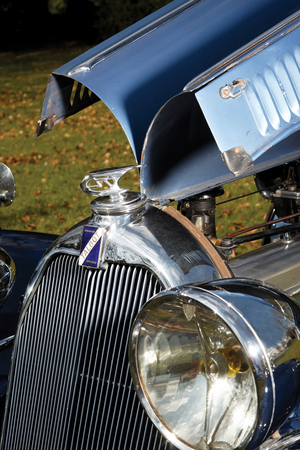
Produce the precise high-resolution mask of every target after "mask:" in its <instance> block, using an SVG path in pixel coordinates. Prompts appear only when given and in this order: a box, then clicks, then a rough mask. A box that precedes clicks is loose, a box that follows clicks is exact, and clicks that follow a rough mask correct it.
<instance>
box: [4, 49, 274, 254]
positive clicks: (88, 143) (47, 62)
mask: <svg viewBox="0 0 300 450" xmlns="http://www.w3.org/2000/svg"><path fill="white" fill-rule="evenodd" d="M85 50H87V49H86V48H83V47H74V48H65V49H60V50H45V51H43V52H31V53H26V54H13V53H2V54H0V69H1V70H0V120H1V128H0V161H1V162H3V163H5V164H7V165H8V166H9V167H10V168H11V170H12V171H13V173H14V176H15V179H16V184H17V194H16V198H15V201H14V203H13V204H12V205H11V206H10V207H9V208H2V209H1V217H0V226H1V227H2V228H3V229H18V230H34V231H41V232H47V233H57V234H61V233H63V232H64V231H66V230H67V229H68V228H70V227H71V226H72V225H74V224H75V223H76V222H78V221H80V220H82V219H83V218H85V217H87V216H88V215H90V208H89V202H90V200H89V199H88V198H87V197H86V195H85V194H83V193H82V192H81V190H80V188H79V184H80V182H81V180H82V179H83V178H84V176H85V175H86V174H87V173H88V172H89V171H91V170H96V169H99V168H108V167H114V166H123V165H131V164H134V163H135V160H134V157H133V154H132V152H131V149H130V146H129V144H128V142H127V139H126V137H125V135H124V133H123V131H122V129H121V127H120V125H119V124H118V123H117V122H116V120H115V118H114V116H113V114H112V113H111V112H110V111H109V110H108V109H107V108H106V107H105V105H104V104H103V103H102V102H98V103H96V104H95V105H93V106H91V107H89V108H87V109H85V110H83V111H82V112H80V113H78V114H76V115H75V116H73V117H70V118H68V119H66V121H64V122H62V123H60V124H59V125H58V126H56V127H55V128H54V130H53V131H52V132H50V133H47V134H45V135H43V136H41V137H39V138H38V139H35V138H34V137H33V135H34V133H35V129H36V124H37V121H38V119H39V118H40V112H41V108H42V104H43V98H44V93H45V89H46V84H47V80H48V77H49V74H50V73H51V72H52V71H53V70H54V69H56V68H58V67H59V66H61V65H62V64H64V63H66V62H67V61H69V60H70V59H72V58H74V57H75V56H77V55H79V54H80V53H82V52H83V51H85ZM128 183H129V184H128V186H133V188H134V189H136V190H138V189H139V181H138V175H137V173H134V174H133V175H129V176H128ZM224 190H225V194H224V196H223V197H219V198H218V199H217V203H218V202H223V201H225V200H228V199H230V198H234V197H236V196H238V195H243V194H245V193H249V192H252V191H254V190H256V186H255V183H254V181H253V178H252V177H248V178H247V179H245V180H242V181H237V182H235V183H231V184H229V185H226V186H224ZM266 202H267V201H265V200H264V199H263V198H262V197H261V196H260V195H259V194H255V195H252V196H249V197H246V198H243V199H241V200H239V201H234V202H230V203H225V204H223V205H220V206H218V207H217V213H216V223H217V231H218V237H222V236H224V235H225V234H227V233H230V232H232V231H235V230H237V229H240V228H244V227H246V226H249V225H253V224H255V223H260V222H262V221H263V219H264V215H265V214H266V211H267V209H268V204H267V203H266ZM256 246H258V244H257V243H252V244H247V245H245V246H244V248H243V249H239V251H238V253H239V252H241V251H244V250H245V249H250V248H252V247H256Z"/></svg>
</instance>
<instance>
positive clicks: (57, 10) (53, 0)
mask: <svg viewBox="0 0 300 450" xmlns="http://www.w3.org/2000/svg"><path fill="white" fill-rule="evenodd" d="M67 5H68V1H67V0H48V10H49V12H50V14H64V13H65V12H66V10H67Z"/></svg>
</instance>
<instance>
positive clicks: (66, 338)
mask: <svg viewBox="0 0 300 450" xmlns="http://www.w3.org/2000/svg"><path fill="white" fill-rule="evenodd" d="M159 290H160V285H159V283H158V282H157V280H156V279H155V277H154V276H153V275H152V274H151V273H150V272H148V271H147V270H146V269H143V268H137V267H132V266H126V265H117V264H110V265H109V267H108V269H107V270H105V271H95V270H88V269H85V268H83V267H79V266H78V264H77V258H75V257H73V256H67V255H60V256H59V257H57V258H56V259H55V260H54V261H52V263H51V264H50V266H49V267H48V269H47V271H46V273H45V274H44V276H43V278H42V280H41V282H40V284H39V286H38V288H37V290H36V292H35V294H34V298H33V300H32V301H31V304H30V306H29V308H28V310H27V312H26V315H25V317H24V320H23V323H22V326H21V329H20V334H19V339H18V341H17V343H16V348H15V355H14V362H13V371H12V383H11V390H10V393H9V401H8V413H7V418H6V421H5V425H4V432H3V441H2V448H4V449H12V450H17V449H25V448H26V449H40V450H45V449H56V450H60V449H92V450H94V449H122V450H123V449H140V450H142V449H145V450H146V449H149V450H150V449H151V450H153V449H157V450H158V449H161V450H162V449H170V448H171V447H172V446H171V444H170V443H169V442H168V441H166V440H165V439H164V438H163V437H162V436H161V435H160V433H159V432H158V431H157V430H156V428H155V427H154V426H153V425H152V423H151V422H150V421H149V419H148V417H147V416H146V414H145V413H144V411H143V409H142V407H141V405H140V403H139V401H138V399H137V397H136V394H135V391H134V389H133V386H132V382H131V377H130V372H129V366H128V357H127V352H128V350H127V345H128V340H129V335H130V329H131V325H132V322H133V320H134V318H135V316H136V314H137V312H138V310H139V309H140V308H141V307H142V305H143V304H144V303H145V302H146V301H147V300H148V299H149V298H150V297H151V296H152V295H154V294H156V293H157V292H158V291H159Z"/></svg>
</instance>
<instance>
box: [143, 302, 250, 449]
mask: <svg viewBox="0 0 300 450" xmlns="http://www.w3.org/2000/svg"><path fill="white" fill-rule="evenodd" d="M137 360H138V370H139V378H140V380H141V385H142V388H143V390H144V392H145V395H146V396H147V398H148V401H149V403H150V404H151V405H152V408H153V409H154V410H155V412H156V414H157V416H158V417H159V419H160V420H161V421H162V422H163V423H164V425H165V426H166V427H167V428H168V429H169V430H170V431H172V432H173V433H174V434H175V435H176V436H177V437H178V438H179V439H180V440H181V441H183V442H185V443H187V444H188V445H189V446H192V447H194V448H198V449H201V450H202V449H203V450H207V449H215V450H217V449H223V450H226V449H231V448H236V447H239V446H242V445H243V444H245V443H246V441H247V440H248V438H249V435H250V434H251V432H252V431H253V429H254V427H255V424H256V417H257V393H256V385H255V380H254V376H253V373H252V370H251V368H250V365H249V362H248V359H247V355H246V354H245V351H244V350H243V348H242V347H241V345H240V343H239V342H238V340H237V338H236V337H235V335H234V334H233V333H232V331H231V330H230V328H229V327H228V326H227V325H226V324H225V323H224V322H223V321H222V320H221V319H220V318H219V317H217V316H216V315H215V314H214V313H213V312H212V311H210V310H208V309H207V308H205V307H202V306H200V305H197V306H193V305H189V304H188V305H187V306H186V305H184V304H183V303H182V302H180V301H179V300H176V301H173V302H170V303H165V304H162V305H160V306H159V307H156V308H155V309H153V310H151V311H150V312H149V314H148V315H147V318H146V319H145V321H144V323H143V324H142V327H141V329H140V334H139V339H138V348H137Z"/></svg>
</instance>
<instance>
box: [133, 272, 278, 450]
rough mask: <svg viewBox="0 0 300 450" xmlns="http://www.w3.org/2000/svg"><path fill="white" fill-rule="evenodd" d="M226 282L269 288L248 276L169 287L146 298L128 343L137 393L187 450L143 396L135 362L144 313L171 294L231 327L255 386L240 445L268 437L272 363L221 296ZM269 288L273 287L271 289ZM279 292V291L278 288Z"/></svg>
mask: <svg viewBox="0 0 300 450" xmlns="http://www.w3.org/2000/svg"><path fill="white" fill-rule="evenodd" d="M226 282H227V283H229V284H230V283H231V284H232V283H237V284H238V283H242V284H245V285H246V286H250V284H251V285H252V286H254V288H262V289H265V290H267V291H269V286H266V285H265V284H264V283H260V282H252V283H250V280H245V279H241V280H221V281H217V282H212V283H205V284H202V286H201V285H190V286H183V287H180V288H175V289H172V290H169V291H165V292H162V293H160V294H158V295H157V296H155V297H154V298H153V299H152V300H150V301H149V302H148V303H147V304H146V305H145V306H144V308H143V309H142V310H141V311H140V313H139V315H138V317H137V319H136V321H135V323H134V326H133V328H132V334H131V340H130V346H129V359H130V367H131V374H132V377H133V383H134V386H135V389H136V391H137V394H138V397H139V399H140V401H141V403H142V405H143V407H144V409H145V410H146V412H147V414H148V415H149V417H150V418H151V420H152V421H153V423H154V424H155V425H156V427H157V428H158V429H159V430H160V431H161V433H162V434H163V435H164V436H165V437H166V438H167V439H168V440H170V441H171V442H172V443H173V444H174V445H176V446H177V447H178V448H179V449H182V450H188V449H189V450H190V449H191V448H195V447H192V446H190V445H187V444H186V443H185V442H183V441H182V440H181V439H180V438H178V437H177V436H176V435H175V434H174V433H173V431H172V429H169V428H168V427H167V426H166V425H165V424H163V423H162V420H161V419H160V417H159V415H158V414H157V412H156V411H155V410H154V409H153V407H152V406H151V402H150V400H149V398H148V396H147V392H146V391H145V389H144V388H143V384H142V381H141V379H140V375H139V368H138V364H137V345H138V336H139V333H140V330H141V327H142V325H143V323H144V321H145V319H146V317H147V316H148V314H149V313H150V312H151V310H153V309H154V308H156V307H158V306H159V305H161V304H162V302H164V303H165V302H170V301H172V299H174V298H176V299H177V300H178V299H180V301H181V302H183V303H189V304H194V305H197V304H200V305H201V306H205V307H207V308H208V309H210V310H211V311H213V312H214V313H216V314H217V315H218V316H219V317H221V318H222V320H224V321H225V323H226V324H227V325H228V326H229V327H230V328H231V330H232V331H233V333H234V335H235V336H236V337H237V339H238V341H239V343H241V345H242V348H243V350H244V352H245V354H246V355H247V358H248V360H249V363H250V367H251V371H252V373H253V374H254V379H255V384H256V389H257V402H258V408H257V417H256V423H255V425H254V427H253V431H252V432H251V435H249V437H248V439H247V442H246V444H245V445H243V448H244V447H245V446H247V449H251V448H255V447H256V446H257V445H259V444H260V443H261V442H263V440H265V439H266V438H267V437H268V434H269V433H270V428H271V426H272V422H273V417H274V411H275V394H274V392H275V381H274V377H273V370H272V364H271V362H270V358H269V356H268V354H267V351H266V348H265V345H264V343H262V342H261V340H260V338H259V336H258V335H257V333H256V331H255V330H254V329H253V327H252V326H251V324H250V323H249V321H248V320H247V319H246V318H245V317H243V316H242V314H241V312H240V311H239V310H238V308H237V307H236V305H234V304H233V303H231V302H230V301H229V300H230V294H229V295H227V297H226V295H225V296H224V292H226V288H225V289H223V288H224V287H226ZM227 286H228V284H227ZM222 289H223V291H222ZM269 292H270V295H272V290H270V291H269ZM273 292H275V291H274V290H273ZM227 294H228V293H227ZM277 294H278V290H277ZM279 294H281V293H280V292H279ZM250 296H251V295H250ZM233 297H238V296H233ZM261 303H262V304H266V302H265V300H261ZM269 306H270V305H269ZM270 308H271V306H270ZM245 342H247V343H248V345H247V346H245V345H244V344H243V343H245Z"/></svg>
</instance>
